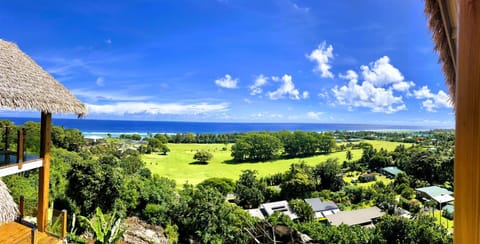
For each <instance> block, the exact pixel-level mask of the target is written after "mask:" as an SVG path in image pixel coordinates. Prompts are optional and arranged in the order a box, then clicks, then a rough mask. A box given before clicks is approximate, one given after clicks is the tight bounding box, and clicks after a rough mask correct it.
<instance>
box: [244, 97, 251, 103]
mask: <svg viewBox="0 0 480 244" xmlns="http://www.w3.org/2000/svg"><path fill="white" fill-rule="evenodd" d="M243 101H244V102H246V103H252V100H250V99H248V98H244V99H243Z"/></svg>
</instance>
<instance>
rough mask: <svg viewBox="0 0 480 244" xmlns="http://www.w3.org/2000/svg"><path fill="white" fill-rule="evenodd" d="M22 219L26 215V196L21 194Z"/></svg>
mask: <svg viewBox="0 0 480 244" xmlns="http://www.w3.org/2000/svg"><path fill="white" fill-rule="evenodd" d="M19 208H20V216H19V218H20V221H22V220H23V217H25V197H24V196H23V195H20V207H19Z"/></svg>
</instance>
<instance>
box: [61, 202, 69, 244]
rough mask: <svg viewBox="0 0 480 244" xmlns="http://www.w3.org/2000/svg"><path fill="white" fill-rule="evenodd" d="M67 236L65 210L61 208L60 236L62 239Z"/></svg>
mask: <svg viewBox="0 0 480 244" xmlns="http://www.w3.org/2000/svg"><path fill="white" fill-rule="evenodd" d="M66 237H67V210H65V209H64V210H62V233H61V234H60V238H61V239H62V240H63V239H65V238H66Z"/></svg>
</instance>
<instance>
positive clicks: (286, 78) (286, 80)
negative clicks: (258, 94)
mask: <svg viewBox="0 0 480 244" xmlns="http://www.w3.org/2000/svg"><path fill="white" fill-rule="evenodd" d="M272 80H273V81H276V82H281V83H282V84H281V85H280V87H279V88H278V89H277V90H275V91H272V92H268V93H267V95H268V97H269V98H270V99H271V100H278V99H282V98H284V97H286V96H288V97H289V98H290V99H292V100H299V99H300V98H301V96H300V92H299V91H298V89H296V88H295V84H294V83H293V80H292V76H290V75H287V74H285V75H283V76H282V78H281V79H280V78H278V77H276V76H274V77H272ZM305 95H306V96H307V97H308V92H307V93H303V94H302V96H303V97H304V98H306V97H305Z"/></svg>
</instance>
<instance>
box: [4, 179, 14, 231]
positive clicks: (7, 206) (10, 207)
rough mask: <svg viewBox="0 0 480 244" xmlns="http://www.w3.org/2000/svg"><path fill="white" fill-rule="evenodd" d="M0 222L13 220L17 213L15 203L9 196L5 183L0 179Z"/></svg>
mask: <svg viewBox="0 0 480 244" xmlns="http://www.w3.org/2000/svg"><path fill="white" fill-rule="evenodd" d="M0 203H1V204H0V224H3V223H7V222H11V221H14V220H15V218H16V217H17V214H18V208H17V204H16V203H15V201H14V200H13V198H12V196H10V193H9V190H8V188H7V186H6V185H5V183H3V181H1V180H0Z"/></svg>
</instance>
